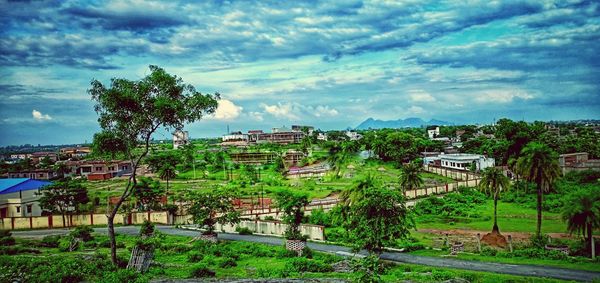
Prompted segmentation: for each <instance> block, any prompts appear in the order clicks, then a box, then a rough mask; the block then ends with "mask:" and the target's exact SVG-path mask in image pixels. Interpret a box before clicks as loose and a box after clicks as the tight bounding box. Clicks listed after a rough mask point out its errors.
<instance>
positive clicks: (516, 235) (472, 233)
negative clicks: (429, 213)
mask: <svg viewBox="0 0 600 283" xmlns="http://www.w3.org/2000/svg"><path fill="white" fill-rule="evenodd" d="M417 231H418V232H421V233H430V234H436V235H440V236H445V235H446V234H448V235H454V236H464V237H477V234H480V235H485V234H488V233H489V230H488V231H477V230H463V229H451V230H441V229H419V230H417ZM503 234H504V236H505V237H508V235H510V236H511V237H512V239H513V242H528V241H529V238H530V237H531V235H532V234H533V233H526V232H504V233H503ZM548 235H549V236H550V237H551V238H555V239H572V238H573V237H572V236H571V235H569V234H567V233H549V234H548Z"/></svg>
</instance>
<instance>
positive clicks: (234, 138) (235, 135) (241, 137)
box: [221, 132, 248, 142]
mask: <svg viewBox="0 0 600 283" xmlns="http://www.w3.org/2000/svg"><path fill="white" fill-rule="evenodd" d="M221 140H222V141H223V142H238V141H246V142H247V141H248V135H247V134H242V132H231V133H229V134H228V135H223V137H222V138H221Z"/></svg>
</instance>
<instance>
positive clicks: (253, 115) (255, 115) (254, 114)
mask: <svg viewBox="0 0 600 283" xmlns="http://www.w3.org/2000/svg"><path fill="white" fill-rule="evenodd" d="M248 115H249V116H250V118H252V119H254V120H256V121H258V122H262V121H264V120H265V118H264V117H263V113H261V112H250V113H248Z"/></svg>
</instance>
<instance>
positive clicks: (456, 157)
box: [439, 153, 495, 171]
mask: <svg viewBox="0 0 600 283" xmlns="http://www.w3.org/2000/svg"><path fill="white" fill-rule="evenodd" d="M439 157H440V164H441V166H442V167H443V168H449V169H457V170H465V171H466V170H469V169H470V168H472V167H473V166H474V168H475V170H477V171H481V170H483V169H485V168H488V167H494V165H495V160H494V159H493V158H490V157H486V156H484V155H480V154H468V153H453V154H442V155H439Z"/></svg>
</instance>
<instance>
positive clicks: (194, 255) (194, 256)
mask: <svg viewBox="0 0 600 283" xmlns="http://www.w3.org/2000/svg"><path fill="white" fill-rule="evenodd" d="M203 259H204V255H203V254H201V253H199V252H191V253H189V254H188V262H200V261H202V260H203Z"/></svg>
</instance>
